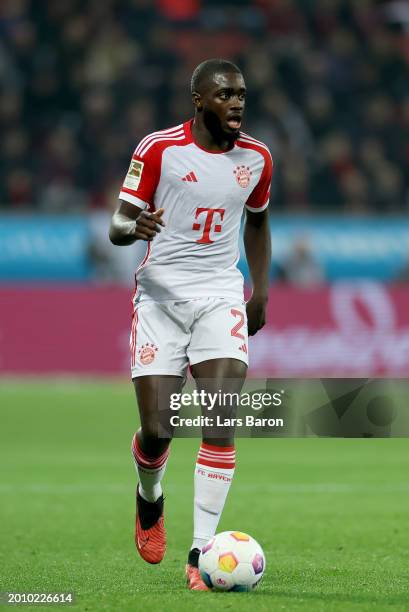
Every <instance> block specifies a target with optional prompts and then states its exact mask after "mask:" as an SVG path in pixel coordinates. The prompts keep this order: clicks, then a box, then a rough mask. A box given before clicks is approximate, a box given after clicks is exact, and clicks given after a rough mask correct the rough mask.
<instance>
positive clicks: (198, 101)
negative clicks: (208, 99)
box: [192, 91, 203, 112]
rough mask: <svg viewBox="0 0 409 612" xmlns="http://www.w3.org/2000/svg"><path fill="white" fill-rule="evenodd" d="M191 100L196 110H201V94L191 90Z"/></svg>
mask: <svg viewBox="0 0 409 612" xmlns="http://www.w3.org/2000/svg"><path fill="white" fill-rule="evenodd" d="M192 100H193V104H194V105H195V108H196V110H197V111H199V112H201V111H202V110H203V105H202V98H201V95H200V94H199V93H197V91H192Z"/></svg>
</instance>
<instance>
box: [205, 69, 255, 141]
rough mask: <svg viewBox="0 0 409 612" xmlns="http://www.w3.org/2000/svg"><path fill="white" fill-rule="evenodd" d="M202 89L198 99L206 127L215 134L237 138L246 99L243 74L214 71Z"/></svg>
mask: <svg viewBox="0 0 409 612" xmlns="http://www.w3.org/2000/svg"><path fill="white" fill-rule="evenodd" d="M203 89H204V90H203V93H202V94H201V96H200V101H201V104H202V109H203V120H204V123H205V125H206V127H207V129H208V130H209V131H210V132H211V133H212V134H215V135H216V134H217V135H224V136H227V137H229V138H238V136H239V133H240V127H241V122H242V118H243V112H244V106H245V99H246V86H245V84H244V79H243V76H242V75H241V74H237V73H234V72H231V73H216V74H214V75H213V77H212V79H210V80H209V82H208V83H207V84H206V88H203Z"/></svg>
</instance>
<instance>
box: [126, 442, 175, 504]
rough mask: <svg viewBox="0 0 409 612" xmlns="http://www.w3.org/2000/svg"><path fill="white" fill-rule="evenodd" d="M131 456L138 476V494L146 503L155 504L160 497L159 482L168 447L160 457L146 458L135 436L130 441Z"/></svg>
mask: <svg viewBox="0 0 409 612" xmlns="http://www.w3.org/2000/svg"><path fill="white" fill-rule="evenodd" d="M132 454H133V457H134V461H135V467H136V471H137V473H138V476H139V494H140V495H141V496H142V497H143V498H144V499H145V500H146V501H148V502H155V501H156V500H157V499H159V497H160V496H161V495H162V486H161V480H162V478H163V475H164V473H165V470H166V464H167V461H168V456H169V447H168V448H167V449H166V450H165V452H164V453H162V455H160V457H154V458H152V457H148V456H147V455H145V453H143V452H142V451H141V448H140V446H139V444H138V440H137V438H136V434H135V435H134V437H133V439H132Z"/></svg>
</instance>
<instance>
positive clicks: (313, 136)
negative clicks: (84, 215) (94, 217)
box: [0, 0, 409, 214]
mask: <svg viewBox="0 0 409 612" xmlns="http://www.w3.org/2000/svg"><path fill="white" fill-rule="evenodd" d="M405 5H406V6H408V5H407V4H406V3H402V2H399V1H393V2H377V1H375V0H359V2H357V1H355V0H231V1H228V0H156V1H155V0H104V1H103V2H101V1H100V0H58V2H47V1H42V0H40V1H36V0H3V1H2V2H1V5H0V126H1V132H2V147H1V162H0V207H1V208H2V209H3V210H5V209H8V210H13V211H15V210H19V209H23V208H24V209H26V208H27V207H29V208H36V209H37V210H44V211H51V212H60V211H61V212H66V211H84V210H89V209H91V208H98V207H99V208H101V207H105V206H106V205H107V203H111V202H115V201H116V195H117V192H118V187H119V182H120V181H121V179H122V178H123V175H124V173H125V171H126V169H127V166H128V164H129V159H130V156H131V154H132V151H133V149H134V147H135V145H136V143H137V142H138V141H139V139H140V138H142V137H143V136H145V135H146V134H147V133H149V132H151V131H154V130H156V129H161V128H165V127H169V126H172V125H175V124H177V123H180V122H182V121H184V120H186V119H188V118H189V117H191V116H192V107H191V101H190V96H189V88H188V84H189V77H190V74H191V71H192V68H193V67H194V66H195V65H196V64H197V63H198V62H200V61H201V60H203V59H205V58H208V57H215V56H216V57H217V56H222V57H228V58H230V59H233V60H234V61H236V62H237V63H238V64H239V65H240V66H241V67H242V69H243V72H244V75H245V77H246V81H247V86H248V90H249V96H248V112H247V120H246V123H245V130H246V132H249V133H250V134H252V135H253V136H255V137H257V138H260V139H261V140H263V141H264V142H266V143H267V144H268V145H269V147H270V148H271V151H272V154H273V158H274V161H275V168H276V170H275V178H274V181H273V205H272V207H271V209H272V210H279V211H283V210H285V211H290V212H291V211H300V212H302V211H305V212H311V211H314V210H325V211H327V210H329V211H333V212H340V211H342V212H348V213H356V214H360V213H370V212H373V211H374V212H378V213H379V212H380V213H386V214H388V213H396V212H403V211H405V210H407V207H408V204H409V202H408V188H409V172H408V164H409V78H408V76H409V70H408V68H409V43H408V39H409V15H408V12H409V9H408V10H406V11H405Z"/></svg>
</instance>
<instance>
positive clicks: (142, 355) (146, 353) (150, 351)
mask: <svg viewBox="0 0 409 612" xmlns="http://www.w3.org/2000/svg"><path fill="white" fill-rule="evenodd" d="M157 350H158V348H157V347H156V346H155V345H154V344H151V343H149V342H147V343H146V344H144V345H143V346H142V347H141V348H140V349H139V359H140V361H141V363H142V365H149V364H150V363H152V361H153V360H154V359H155V354H156V351H157Z"/></svg>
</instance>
